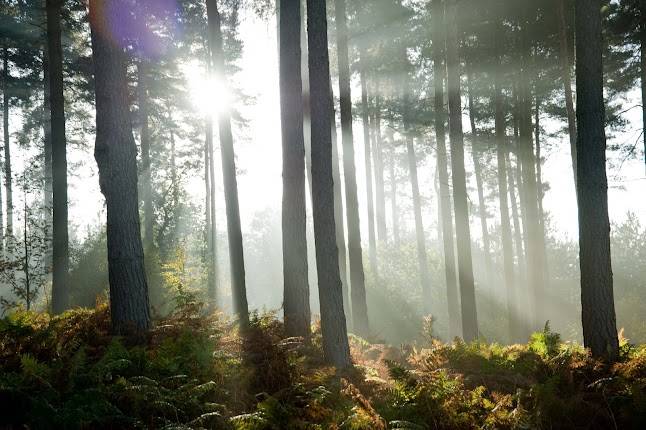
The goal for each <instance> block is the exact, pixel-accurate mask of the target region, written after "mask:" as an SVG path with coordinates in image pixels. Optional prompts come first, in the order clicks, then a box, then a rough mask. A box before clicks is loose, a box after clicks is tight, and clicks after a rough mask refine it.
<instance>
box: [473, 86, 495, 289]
mask: <svg viewBox="0 0 646 430" xmlns="http://www.w3.org/2000/svg"><path fill="white" fill-rule="evenodd" d="M471 79H472V75H471V73H469V74H468V77H467V85H468V88H467V90H468V103H469V123H470V125H471V139H472V140H471V157H472V160H473V168H474V171H475V176H476V188H477V190H478V208H479V210H478V212H479V218H480V229H481V231H482V252H483V254H484V260H485V271H486V279H487V284H488V285H487V286H488V287H489V288H492V287H493V273H492V271H493V268H492V263H491V253H490V250H491V245H490V239H489V228H488V226H487V204H486V201H485V195H484V185H483V178H482V164H481V163H480V149H479V145H480V142H478V131H477V129H476V120H475V108H474V103H473V88H472V84H473V83H472V81H471Z"/></svg>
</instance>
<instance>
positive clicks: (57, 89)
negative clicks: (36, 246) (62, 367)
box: [46, 0, 70, 314]
mask: <svg viewBox="0 0 646 430" xmlns="http://www.w3.org/2000/svg"><path fill="white" fill-rule="evenodd" d="M46 7H47V45H48V54H49V55H48V66H49V70H48V72H49V91H50V93H49V102H50V106H51V148H52V196H53V199H52V202H53V211H52V216H53V230H52V239H53V240H52V247H53V276H52V311H53V312H54V313H55V314H58V313H61V312H63V311H64V310H66V309H67V308H68V307H69V291H68V279H67V278H68V272H69V266H70V261H69V238H68V232H67V223H68V221H67V218H68V217H67V149H66V140H65V99H64V96H63V48H62V46H61V7H62V1H61V0H46ZM46 97H47V96H46Z"/></svg>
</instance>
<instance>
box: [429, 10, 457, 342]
mask: <svg viewBox="0 0 646 430" xmlns="http://www.w3.org/2000/svg"><path fill="white" fill-rule="evenodd" d="M431 7H432V12H433V13H432V20H433V21H432V25H431V31H432V34H431V37H432V39H433V41H432V43H433V53H432V55H433V87H434V90H435V94H434V110H435V145H436V153H437V170H438V180H439V189H440V192H439V196H438V201H439V206H440V218H441V221H442V222H441V224H442V228H441V230H442V245H443V251H444V252H443V254H444V278H445V280H446V296H447V303H448V314H449V339H452V338H454V337H456V336H460V335H461V333H462V330H461V328H460V325H461V321H460V304H459V299H458V287H457V279H456V271H455V249H454V243H453V214H452V213H451V204H452V202H451V190H450V187H449V173H448V162H447V154H446V128H445V124H446V109H445V107H444V78H445V76H446V67H445V64H444V56H445V46H446V41H445V39H444V34H445V33H444V4H443V2H442V0H433V2H432V4H431Z"/></svg>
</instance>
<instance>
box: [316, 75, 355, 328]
mask: <svg viewBox="0 0 646 430" xmlns="http://www.w3.org/2000/svg"><path fill="white" fill-rule="evenodd" d="M330 88H332V83H330ZM330 106H331V107H332V112H331V114H330V116H331V118H330V123H331V124H332V128H331V130H330V132H331V133H332V179H333V180H334V224H335V225H336V229H335V232H336V246H337V248H338V252H339V273H340V276H341V286H342V292H343V309H344V311H345V319H346V321H347V322H348V324H350V322H351V321H352V307H351V305H350V297H349V295H350V288H349V287H350V285H349V284H348V253H347V247H346V242H345V229H344V224H343V222H344V219H345V218H344V216H343V215H344V213H343V189H342V187H341V172H340V166H339V151H338V143H337V135H336V114H335V112H334V96H333V94H332V93H330ZM310 171H311V170H310Z"/></svg>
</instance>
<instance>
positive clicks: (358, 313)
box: [312, 0, 369, 336]
mask: <svg viewBox="0 0 646 430" xmlns="http://www.w3.org/2000/svg"><path fill="white" fill-rule="evenodd" d="M334 12H335V17H336V44H337V56H338V61H339V100H340V106H341V134H342V145H343V174H344V177H345V200H346V216H347V218H348V221H347V222H348V255H349V257H350V286H351V289H350V291H351V298H352V318H353V324H352V326H353V328H354V330H355V331H356V332H357V333H358V334H360V335H363V336H365V335H367V334H368V331H369V324H368V307H367V305H366V286H365V279H364V273H363V256H362V250H361V231H360V224H359V201H358V198H357V174H356V170H355V164H354V142H353V136H352V93H351V87H350V64H349V57H348V55H349V54H348V27H347V18H346V3H345V0H335V8H334ZM312 97H313V96H312Z"/></svg>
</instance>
